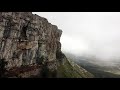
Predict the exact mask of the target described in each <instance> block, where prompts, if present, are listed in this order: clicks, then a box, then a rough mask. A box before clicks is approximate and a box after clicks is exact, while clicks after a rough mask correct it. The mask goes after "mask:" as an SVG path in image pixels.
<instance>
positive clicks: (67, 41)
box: [34, 12, 120, 60]
mask: <svg viewBox="0 0 120 90" xmlns="http://www.w3.org/2000/svg"><path fill="white" fill-rule="evenodd" d="M34 13H36V14H38V15H40V16H42V17H45V18H47V19H48V21H49V22H50V23H52V24H55V25H57V26H58V27H59V28H60V29H62V30H63V34H62V37H61V43H62V50H65V51H69V52H72V53H75V54H82V53H86V54H87V53H88V54H89V53H90V54H93V55H96V56H97V57H99V58H101V59H104V60H110V59H113V58H115V57H116V58H117V57H119V56H120V55H119V53H120V12H34Z"/></svg>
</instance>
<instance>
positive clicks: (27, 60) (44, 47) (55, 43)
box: [0, 12, 62, 70]
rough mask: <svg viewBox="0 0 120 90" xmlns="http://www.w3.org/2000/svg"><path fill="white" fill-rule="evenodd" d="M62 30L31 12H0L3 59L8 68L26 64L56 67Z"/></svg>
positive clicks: (0, 51)
mask: <svg viewBox="0 0 120 90" xmlns="http://www.w3.org/2000/svg"><path fill="white" fill-rule="evenodd" d="M61 34H62V31H61V30H59V29H58V27H57V26H55V25H52V24H51V23H49V22H48V21H47V19H45V18H43V17H40V16H38V15H34V14H32V12H0V59H4V60H5V61H6V62H7V65H6V66H5V67H6V69H7V70H10V69H11V68H14V67H19V68H20V67H23V66H27V65H29V66H30V65H39V66H40V65H44V64H47V65H46V66H47V67H48V69H50V70H55V69H57V65H56V64H57V63H56V62H57V57H56V56H57V55H56V54H57V53H61V43H60V37H61Z"/></svg>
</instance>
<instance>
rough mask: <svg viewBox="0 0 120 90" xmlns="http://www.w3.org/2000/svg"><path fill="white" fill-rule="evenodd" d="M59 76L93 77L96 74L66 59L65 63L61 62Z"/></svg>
mask: <svg viewBox="0 0 120 90" xmlns="http://www.w3.org/2000/svg"><path fill="white" fill-rule="evenodd" d="M58 77H60V78H93V77H94V76H93V75H92V74H91V73H89V72H88V71H86V70H85V69H83V68H82V67H80V66H78V65H77V64H75V63H73V62H72V61H70V60H66V61H65V63H64V64H60V65H59V67H58Z"/></svg>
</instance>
